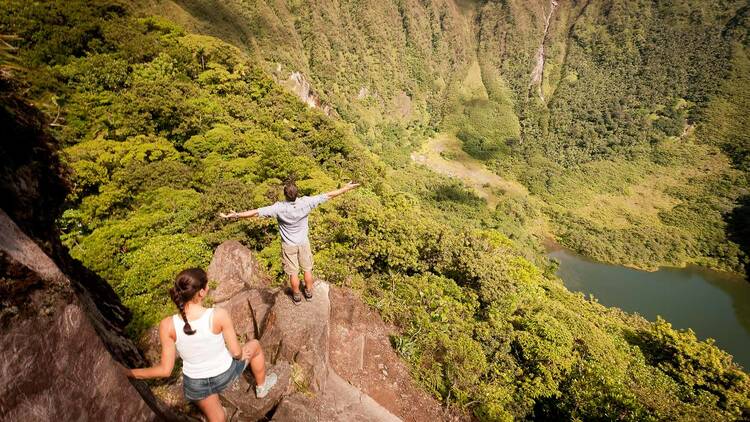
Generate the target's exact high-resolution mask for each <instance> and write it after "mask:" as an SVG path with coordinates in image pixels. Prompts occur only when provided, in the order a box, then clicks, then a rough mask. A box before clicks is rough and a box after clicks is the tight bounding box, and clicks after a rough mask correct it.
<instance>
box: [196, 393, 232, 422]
mask: <svg viewBox="0 0 750 422" xmlns="http://www.w3.org/2000/svg"><path fill="white" fill-rule="evenodd" d="M196 404H197V405H198V408H200V410H201V412H203V414H204V415H206V418H208V422H224V421H225V420H226V416H225V415H224V408H223V407H222V406H221V400H219V395H218V394H211V395H210V396H208V397H206V398H205V399H203V400H200V401H198V403H196Z"/></svg>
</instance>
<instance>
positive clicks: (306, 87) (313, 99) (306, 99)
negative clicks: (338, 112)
mask: <svg viewBox="0 0 750 422" xmlns="http://www.w3.org/2000/svg"><path fill="white" fill-rule="evenodd" d="M284 85H286V86H287V87H288V88H289V89H291V90H292V92H293V93H294V94H295V95H296V96H297V97H299V99H300V100H302V102H303V103H305V104H307V105H309V106H310V107H313V108H318V109H320V110H321V111H323V113H325V115H326V116H330V115H332V114H333V109H332V108H331V107H330V106H329V105H327V104H323V102H322V101H321V100H320V96H318V94H316V93H315V91H313V89H312V86H311V85H310V82H309V81H308V80H307V78H306V77H305V75H303V74H302V72H292V74H291V75H289V79H288V80H287V81H286V82H285V83H284Z"/></svg>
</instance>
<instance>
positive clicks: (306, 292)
mask: <svg viewBox="0 0 750 422" xmlns="http://www.w3.org/2000/svg"><path fill="white" fill-rule="evenodd" d="M302 294H304V295H305V300H306V301H308V302H309V301H311V300H312V290H308V289H307V288H305V290H303V291H302Z"/></svg>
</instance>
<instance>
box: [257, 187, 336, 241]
mask: <svg viewBox="0 0 750 422" xmlns="http://www.w3.org/2000/svg"><path fill="white" fill-rule="evenodd" d="M327 200H328V195H326V194H324V193H323V194H320V195H315V196H303V197H301V198H297V200H296V201H294V202H286V201H285V202H277V203H275V204H273V205H269V206H267V207H263V208H258V216H259V217H276V221H278V222H279V232H280V233H281V241H282V242H284V243H285V244H287V245H304V244H306V243H309V242H310V241H309V240H308V239H307V234H308V232H309V228H308V226H307V216H308V215H309V214H310V211H312V210H313V209H314V208H315V207H317V206H318V205H320V204H322V203H323V202H325V201H327Z"/></svg>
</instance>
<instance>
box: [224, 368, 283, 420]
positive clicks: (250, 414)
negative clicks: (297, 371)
mask: <svg viewBox="0 0 750 422" xmlns="http://www.w3.org/2000/svg"><path fill="white" fill-rule="evenodd" d="M266 370H267V373H271V372H273V373H275V374H276V376H277V377H278V381H277V382H276V385H275V386H274V387H273V388H272V389H271V391H269V392H268V395H267V396H266V397H264V398H262V399H259V398H257V397H255V380H254V379H252V375H251V373H250V370H249V369H248V370H246V371H245V374H244V376H241V377H239V378H238V379H237V381H235V382H234V383H233V384H232V385H231V386H229V387H227V389H226V390H224V391H223V392H222V393H221V394H220V395H219V397H220V398H221V402H222V404H223V405H224V409H225V411H226V412H227V420H231V421H243V422H244V421H249V422H252V421H258V420H262V419H263V418H265V417H266V414H267V413H269V412H270V411H271V410H272V409H273V408H274V407H276V405H277V404H278V403H279V401H281V399H282V397H283V396H285V395H287V394H289V393H290V391H291V388H292V381H291V380H292V368H291V366H289V363H288V362H278V363H277V364H276V365H267V366H266Z"/></svg>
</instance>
